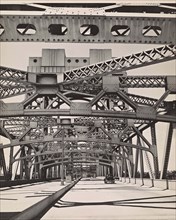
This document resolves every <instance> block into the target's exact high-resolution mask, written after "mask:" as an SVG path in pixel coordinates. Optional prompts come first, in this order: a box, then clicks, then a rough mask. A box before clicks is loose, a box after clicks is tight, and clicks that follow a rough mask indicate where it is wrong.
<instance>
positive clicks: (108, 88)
mask: <svg viewBox="0 0 176 220" xmlns="http://www.w3.org/2000/svg"><path fill="white" fill-rule="evenodd" d="M119 84H120V83H119V77H118V76H113V75H108V76H103V90H104V91H105V92H107V93H108V92H109V93H115V92H118V91H119Z"/></svg>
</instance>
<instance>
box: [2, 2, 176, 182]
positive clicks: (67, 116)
mask: <svg viewBox="0 0 176 220" xmlns="http://www.w3.org/2000/svg"><path fill="white" fill-rule="evenodd" d="M40 2H41V1H40ZM175 12H176V5H175V4H171V3H168V4H164V3H163V4H158V3H156V4H155V3H152V4H142V3H141V4H140V3H136V4H123V3H121V4H118V3H115V2H113V1H112V2H111V3H54V2H53V3H52V1H51V2H50V3H45V2H43V3H40V4H39V3H36V4H32V3H31V4H30V3H29V4H24V3H16V4H15V3H14V4H10V3H9V4H8V3H7V2H3V1H2V4H1V16H0V41H1V43H2V44H3V43H4V42H6V43H7V42H9V43H13V42H15V43H17V42H18V43H19V44H20V42H25V43H26V44H28V43H29V42H47V43H52V44H55V45H56V47H57V45H58V44H59V45H62V43H70V46H72V44H78V43H80V44H81V43H86V44H88V43H91V44H94V45H95V47H94V48H92V49H91V50H90V56H89V57H86V56H84V54H81V57H67V56H66V52H65V50H64V49H43V50H42V56H41V57H30V58H29V66H28V67H27V68H26V71H23V70H19V69H13V68H10V67H4V66H1V67H0V99H1V100H0V135H1V138H2V139H3V138H7V139H8V142H7V143H1V144H0V166H1V177H2V178H3V179H4V180H6V181H7V180H15V179H17V178H19V179H21V180H22V179H23V180H24V179H26V180H32V179H36V180H37V179H46V178H60V177H61V178H64V176H63V175H68V174H70V175H71V176H72V178H73V177H74V175H76V174H77V173H79V172H89V173H91V174H94V175H95V176H96V175H97V176H103V175H106V174H107V173H111V174H113V175H114V176H116V177H119V178H121V177H129V178H135V177H136V176H137V174H138V172H139V173H140V178H142V179H143V178H144V171H145V169H146V168H145V167H147V169H148V172H149V175H150V178H151V179H165V178H166V176H167V171H168V164H169V158H170V151H171V146H172V147H173V144H172V143H173V139H174V136H173V132H174V129H175V125H176V99H175V94H176V76H175V75H173V74H170V72H171V71H170V70H169V69H168V72H166V74H165V75H161V74H160V73H158V72H157V73H156V74H151V73H149V72H147V70H146V69H145V68H143V67H146V66H149V67H150V68H152V66H153V65H160V63H163V62H169V61H172V62H174V60H175V58H176V46H175V42H176V36H175V35H176V22H175V21H176V17H175ZM71 43H72V44H71ZM102 43H103V44H107V43H108V45H109V44H111V45H112V46H111V48H112V47H113V45H114V44H118V43H121V44H151V47H153V45H154V44H156V46H155V47H154V48H151V49H149V50H145V51H141V52H139V51H137V52H136V53H132V54H131V53H129V54H128V55H127V56H121V57H113V56H112V51H111V49H97V48H96V45H97V44H102ZM64 45H65V44H64ZM17 53H18V51H17ZM80 53H81V51H80ZM17 56H18V54H17ZM34 56H35V55H34ZM7 59H8V57H7ZM137 68H138V69H139V70H141V73H140V74H138V75H136V74H135V75H134V74H133V70H135V69H137ZM141 89H145V91H148V90H150V91H152V89H153V91H154V92H152V95H151V96H148V95H146V94H147V92H146V93H145V92H143V93H141ZM156 89H157V94H159V96H158V98H154V97H155V96H153V94H154V93H155V91H156ZM19 95H24V100H23V101H22V102H18V101H17V100H18V96H19ZM7 98H10V99H11V100H13V101H12V102H7ZM14 100H15V101H14ZM158 124H160V126H158ZM163 124H167V125H168V134H167V140H166V143H165V146H164V150H163V160H162V161H161V162H160V160H161V158H160V157H159V156H158V148H159V147H161V146H160V144H158V143H159V139H160V135H159V133H160V129H162V125H163ZM7 150H8V154H7V153H6V151H7ZM7 158H8V159H7ZM159 164H161V166H160V165H159ZM63 171H64V172H63Z"/></svg>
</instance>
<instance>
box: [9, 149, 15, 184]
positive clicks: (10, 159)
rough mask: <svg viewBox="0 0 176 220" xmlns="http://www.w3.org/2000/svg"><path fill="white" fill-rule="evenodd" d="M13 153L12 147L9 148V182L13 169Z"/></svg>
mask: <svg viewBox="0 0 176 220" xmlns="http://www.w3.org/2000/svg"><path fill="white" fill-rule="evenodd" d="M13 152H14V147H11V148H10V156H9V171H8V173H9V174H8V176H9V180H10V179H11V178H12V169H13Z"/></svg>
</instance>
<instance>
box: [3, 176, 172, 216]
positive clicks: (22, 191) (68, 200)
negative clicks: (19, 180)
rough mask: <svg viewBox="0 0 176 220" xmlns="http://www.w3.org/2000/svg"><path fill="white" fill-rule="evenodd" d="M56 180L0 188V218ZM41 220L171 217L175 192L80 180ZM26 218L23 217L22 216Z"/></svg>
mask: <svg viewBox="0 0 176 220" xmlns="http://www.w3.org/2000/svg"><path fill="white" fill-rule="evenodd" d="M61 188H62V186H61V185H60V183H59V182H58V181H52V182H47V183H35V184H32V185H28V186H19V187H11V188H6V189H1V191H0V195H1V198H0V210H1V216H0V219H1V220H4V219H9V218H10V217H12V216H14V215H15V214H18V213H19V212H21V211H23V210H24V209H26V208H27V207H29V206H31V205H33V204H35V203H37V202H38V201H40V200H42V199H44V198H46V197H47V196H48V195H51V194H52V193H54V192H56V191H57V190H59V189H61ZM41 219H42V220H105V219H106V220H118V219H119V220H123V219H128V220H149V219H152V220H156V219H157V220H163V219H164V220H175V219H176V195H175V191H171V190H161V189H159V188H149V187H145V186H142V187H139V186H136V185H134V184H129V183H128V184H126V183H121V182H119V181H116V184H104V182H103V181H102V180H97V179H94V180H93V179H92V180H84V179H82V180H81V181H80V182H79V183H78V184H77V185H76V186H74V187H73V188H72V189H71V191H69V192H68V193H67V194H66V195H65V196H64V197H62V199H61V200H60V201H58V202H57V203H56V204H55V205H54V206H53V207H52V208H51V209H50V210H49V211H48V212H47V213H46V214H45V215H44V216H43V217H42V218H41ZM24 220H26V219H24Z"/></svg>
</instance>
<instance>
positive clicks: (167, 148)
mask: <svg viewBox="0 0 176 220" xmlns="http://www.w3.org/2000/svg"><path fill="white" fill-rule="evenodd" d="M173 126H174V125H173V123H170V125H169V129H168V134H167V142H166V146H165V149H164V155H163V164H162V168H161V174H160V179H165V178H166V177H167V169H168V163H169V156H170V150H171V143H172V136H173Z"/></svg>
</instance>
